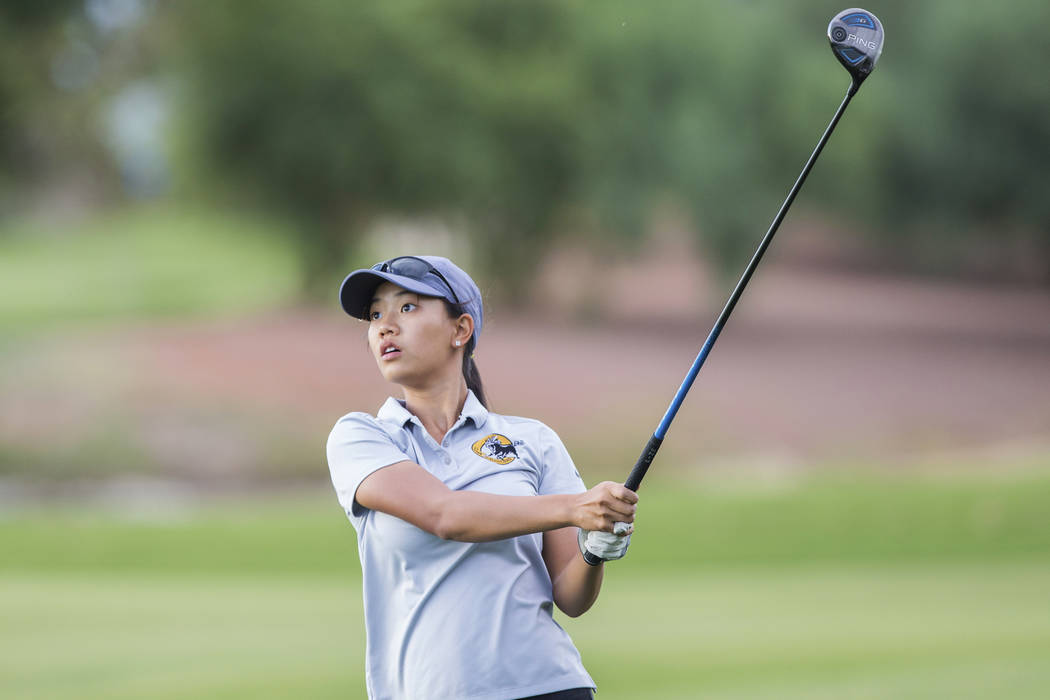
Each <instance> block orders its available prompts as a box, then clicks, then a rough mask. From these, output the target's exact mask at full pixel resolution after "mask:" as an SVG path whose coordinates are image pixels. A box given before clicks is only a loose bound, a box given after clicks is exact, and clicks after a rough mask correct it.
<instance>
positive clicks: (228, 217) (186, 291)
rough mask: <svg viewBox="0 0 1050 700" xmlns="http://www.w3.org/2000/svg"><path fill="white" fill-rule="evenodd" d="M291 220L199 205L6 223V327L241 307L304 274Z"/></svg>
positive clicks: (1, 301)
mask: <svg viewBox="0 0 1050 700" xmlns="http://www.w3.org/2000/svg"><path fill="white" fill-rule="evenodd" d="M297 260H298V258H297V256H296V254H295V250H294V248H293V247H292V245H291V243H290V241H289V238H288V237H287V231H286V230H284V229H283V228H282V224H281V223H279V222H277V221H275V220H273V219H265V218H263V217H261V216H259V215H246V214H231V213H224V212H221V211H218V210H214V209H202V208H195V207H190V206H176V205H173V204H172V205H155V206H140V207H134V208H127V209H121V210H115V211H113V212H109V213H106V214H100V215H94V216H92V217H90V218H88V219H85V220H82V221H76V222H69V223H56V222H41V221H21V222H7V223H5V225H4V227H3V228H2V229H0V334H3V333H10V332H21V331H25V330H33V329H37V328H46V327H48V326H49V325H53V324H55V323H57V322H70V321H74V322H79V323H94V322H98V321H100V320H109V319H129V318H131V319H136V318H156V317H165V316H174V315H180V316H181V315H186V314H195V315H216V314H236V313H243V312H247V311H255V310H259V309H268V308H272V307H273V306H275V305H280V304H286V303H289V302H290V301H292V300H294V299H295V298H296V295H297V294H298V293H299V292H300V289H301V282H300V277H299V270H298V269H297V267H296V261H297Z"/></svg>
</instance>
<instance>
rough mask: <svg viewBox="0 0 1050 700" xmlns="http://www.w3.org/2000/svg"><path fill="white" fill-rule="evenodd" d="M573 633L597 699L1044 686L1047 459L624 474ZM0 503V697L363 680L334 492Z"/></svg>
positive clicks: (264, 690)
mask: <svg viewBox="0 0 1050 700" xmlns="http://www.w3.org/2000/svg"><path fill="white" fill-rule="evenodd" d="M643 497H644V500H643V507H642V509H641V511H640V521H639V531H638V534H637V535H636V537H635V539H634V542H633V544H632V550H631V553H630V555H629V556H628V558H627V559H625V560H624V561H622V562H619V563H618V564H616V565H612V566H610V567H609V573H608V578H607V582H606V586H605V590H604V592H603V595H602V599H601V600H600V601H599V603H598V605H597V607H596V608H595V609H594V610H592V611H591V612H590V613H588V614H587V615H585V616H583V617H582V618H580V619H578V620H564V619H563V618H562V617H559V620H560V621H561V622H563V624H565V626H566V627H567V628H568V629H569V630H570V633H571V634H572V635H573V638H574V639H575V640H576V642H577V645H578V646H579V647H580V649H581V652H582V654H583V656H584V661H585V663H586V664H587V666H588V668H589V670H590V671H591V673H592V674H593V675H594V677H595V678H596V680H597V681H598V683H599V686H600V697H601V698H604V699H610V698H616V699H627V698H645V697H661V698H700V697H702V698H785V697H786V698H885V697H894V698H931V697H946V698H947V697H951V698H960V697H961V698H985V697H1010V698H1037V697H1039V698H1041V697H1045V692H1046V688H1047V687H1050V605H1048V604H1047V600H1048V598H1047V592H1048V591H1050V519H1048V518H1047V517H1046V513H1047V512H1050V471H1048V470H1045V469H1037V470H1032V471H1027V472H1013V473H1010V474H1004V475H1000V476H998V477H994V478H991V477H987V476H985V477H980V478H978V477H975V476H971V477H967V476H960V475H955V476H952V477H947V476H941V477H914V476H904V475H899V476H889V475H885V474H883V475H875V474H856V473H854V474H852V475H848V476H843V475H841V474H839V475H836V476H822V475H810V476H807V477H804V478H799V479H795V480H791V481H788V482H781V483H778V484H776V485H767V486H765V487H754V488H749V487H746V486H744V485H743V484H742V483H741V482H735V483H730V482H717V481H712V482H697V483H692V484H681V485H678V484H675V483H673V482H671V481H669V480H664V481H660V480H659V479H656V480H654V481H653V482H652V483H647V484H646V487H645V489H644V491H643ZM143 516H144V512H143V511H141V510H134V509H132V510H129V511H128V512H127V513H125V514H123V515H121V514H120V513H116V512H112V511H111V512H108V513H107V512H102V511H99V510H96V509H92V508H89V507H84V508H69V507H63V508H58V507H46V508H34V509H27V510H21V511H14V512H12V511H8V512H7V515H6V516H5V517H4V518H3V519H0V688H3V690H4V692H3V695H4V697H5V698H42V697H48V698H51V697H78V698H103V697H105V698H133V697H134V698H143V697H149V698H175V697H185V696H200V697H209V698H241V697H292V696H297V697H363V696H364V691H363V688H364V685H363V684H364V681H363V668H362V667H363V647H364V632H363V626H362V619H361V600H360V583H359V579H360V577H359V573H358V571H357V561H356V555H355V550H354V538H353V531H352V528H351V527H350V526H349V524H348V523H346V522H345V519H344V518H343V517H342V514H341V513H340V511H339V508H338V505H337V504H336V503H335V499H334V497H331V496H328V495H327V494H324V495H305V496H280V497H269V498H258V499H254V500H244V501H239V502H219V501H214V502H211V503H206V504H201V505H199V506H195V507H192V508H188V509H186V510H183V511H176V510H165V511H164V512H163V513H159V514H156V515H155V516H154V517H149V518H144V517H143Z"/></svg>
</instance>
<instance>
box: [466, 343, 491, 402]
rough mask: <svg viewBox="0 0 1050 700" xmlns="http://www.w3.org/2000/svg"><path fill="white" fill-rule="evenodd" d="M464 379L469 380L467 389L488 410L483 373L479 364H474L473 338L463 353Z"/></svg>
mask: <svg viewBox="0 0 1050 700" xmlns="http://www.w3.org/2000/svg"><path fill="white" fill-rule="evenodd" d="M463 378H464V379H465V380H467V388H468V389H470V390H471V391H473V392H474V396H476V397H478V401H480V402H481V405H482V406H484V407H485V408H488V407H489V402H488V400H487V399H486V398H485V389H484V388H482V386H481V372H479V371H478V364H477V363H476V362H474V339H473V338H471V339H470V342H468V343H467V349H466V350H465V351H464V352H463Z"/></svg>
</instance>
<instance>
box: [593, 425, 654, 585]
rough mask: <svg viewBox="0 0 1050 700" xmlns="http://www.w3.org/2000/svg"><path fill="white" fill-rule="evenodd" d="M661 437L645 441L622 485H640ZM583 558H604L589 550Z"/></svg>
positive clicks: (634, 487)
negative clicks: (643, 447)
mask: <svg viewBox="0 0 1050 700" xmlns="http://www.w3.org/2000/svg"><path fill="white" fill-rule="evenodd" d="M663 441H664V440H663V438H658V437H656V436H655V435H653V436H652V437H651V438H649V442H647V443H645V449H644V450H642V454H641V455H640V456H639V457H638V461H637V462H635V463H634V469H632V470H631V473H630V474H629V475H628V476H627V481H625V482H624V484H623V485H624V486H626V487H627V488H629V489H631V490H632V491H637V490H638V487H639V486H641V485H642V479H643V478H645V473H646V472H647V471H649V465H650V464H652V463H653V459H655V458H656V453H657V452H659V451H660V445H661V444H662V443H663ZM583 560H584V561H585V562H587V563H588V564H590V565H591V566H598V565H599V564H601V563H602V562H603V561H604V559H602V558H601V557H597V556H595V555H593V554H591V553H590V552H584V553H583Z"/></svg>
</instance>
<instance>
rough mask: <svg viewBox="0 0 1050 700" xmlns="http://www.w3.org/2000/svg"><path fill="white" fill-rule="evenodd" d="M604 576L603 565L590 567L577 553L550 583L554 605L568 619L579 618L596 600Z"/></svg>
mask: <svg viewBox="0 0 1050 700" xmlns="http://www.w3.org/2000/svg"><path fill="white" fill-rule="evenodd" d="M604 576H605V564H599V565H598V566H591V565H590V564H588V563H587V562H585V561H584V560H583V555H581V554H579V553H578V552H577V554H576V556H574V557H573V558H572V559H570V560H569V561H568V562H567V563H566V565H565V566H564V567H563V568H562V570H561V573H560V574H559V575H558V577H557V578H556V579H555V580H554V581H553V582H552V583H553V588H554V603H555V604H556V605H557V606H558V609H559V610H561V611H562V612H563V613H565V614H566V615H568V616H569V617H579V616H580V615H582V614H583V613H585V612H587V611H588V610H590V609H591V606H592V605H594V601H596V600H597V599H598V593H599V592H601V589H602V579H603V578H604Z"/></svg>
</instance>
